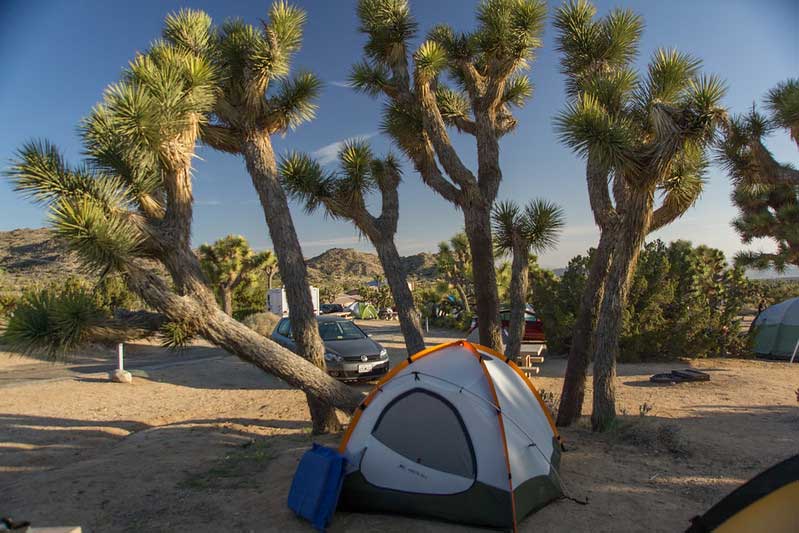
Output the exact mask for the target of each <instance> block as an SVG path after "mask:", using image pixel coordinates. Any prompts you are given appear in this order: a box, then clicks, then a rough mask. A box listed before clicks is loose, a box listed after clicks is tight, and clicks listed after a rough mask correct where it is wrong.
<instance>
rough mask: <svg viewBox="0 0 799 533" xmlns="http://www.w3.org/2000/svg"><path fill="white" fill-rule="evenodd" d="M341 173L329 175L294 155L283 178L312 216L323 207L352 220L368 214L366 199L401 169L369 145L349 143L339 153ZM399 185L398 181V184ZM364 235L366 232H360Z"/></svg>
mask: <svg viewBox="0 0 799 533" xmlns="http://www.w3.org/2000/svg"><path fill="white" fill-rule="evenodd" d="M338 160H339V168H340V170H339V171H338V172H326V171H325V170H324V169H323V168H322V166H321V165H320V164H319V163H318V162H316V161H315V160H314V159H312V158H311V157H309V156H308V155H306V154H302V153H296V152H295V153H291V154H289V155H288V156H287V157H284V158H283V159H282V160H281V162H280V175H281V178H282V179H283V183H284V184H285V186H286V190H287V191H288V192H289V194H290V195H291V196H293V197H294V198H295V199H297V200H299V201H301V202H302V203H303V205H304V207H305V210H306V211H307V212H309V213H311V212H314V211H316V210H317V209H318V208H320V207H324V208H325V213H326V214H327V215H328V216H331V217H333V218H346V219H351V218H353V216H359V215H361V214H366V208H367V203H366V199H367V197H368V196H369V194H371V193H372V192H374V191H375V190H377V189H378V187H379V184H380V183H384V184H385V185H388V186H390V184H389V183H387V181H386V180H388V179H389V178H388V175H389V174H390V173H393V174H394V175H396V177H397V178H398V177H399V166H398V164H397V162H396V160H395V159H394V157H393V156H391V155H389V156H388V157H386V159H385V160H379V159H377V158H375V157H374V155H373V154H372V149H371V147H370V146H369V144H368V143H367V142H366V141H363V140H352V141H347V142H346V143H345V144H344V146H343V147H342V148H341V150H339V153H338ZM398 183H399V182H398V181H397V184H398ZM394 186H395V187H396V184H394ZM359 230H360V231H362V232H363V229H361V228H359Z"/></svg>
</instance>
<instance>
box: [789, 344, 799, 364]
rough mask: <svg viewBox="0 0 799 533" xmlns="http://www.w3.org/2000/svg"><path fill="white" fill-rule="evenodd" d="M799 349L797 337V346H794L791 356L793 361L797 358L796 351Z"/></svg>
mask: <svg viewBox="0 0 799 533" xmlns="http://www.w3.org/2000/svg"><path fill="white" fill-rule="evenodd" d="M797 351H799V339H796V346H794V347H793V355H792V356H791V363H793V360H794V359H796V352H797Z"/></svg>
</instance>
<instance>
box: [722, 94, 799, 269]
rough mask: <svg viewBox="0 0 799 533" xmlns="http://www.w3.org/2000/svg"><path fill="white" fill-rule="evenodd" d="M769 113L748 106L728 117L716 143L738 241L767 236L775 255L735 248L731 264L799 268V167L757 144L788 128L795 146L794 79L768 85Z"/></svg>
mask: <svg viewBox="0 0 799 533" xmlns="http://www.w3.org/2000/svg"><path fill="white" fill-rule="evenodd" d="M766 104H767V108H768V110H769V112H770V116H769V117H764V116H763V115H761V114H760V113H758V112H757V111H756V110H755V109H754V108H753V109H752V111H751V112H750V113H748V114H746V115H743V116H737V117H734V118H733V119H732V120H730V123H729V125H728V126H727V128H726V130H725V135H724V138H723V139H722V141H721V143H720V145H719V151H718V152H719V153H718V158H719V161H720V162H721V163H722V164H723V165H724V167H725V168H726V169H727V172H728V173H729V175H730V178H731V179H732V182H733V187H734V189H733V194H732V200H733V203H734V204H735V205H736V206H737V207H738V209H739V211H740V213H741V214H740V216H739V217H738V218H737V219H736V220H734V221H733V227H734V228H735V229H736V230H737V231H738V234H739V235H740V236H741V240H742V241H743V242H744V243H749V242H751V241H752V239H755V238H759V237H770V238H772V239H774V240H775V241H776V243H777V251H776V253H759V252H741V253H739V254H738V255H737V256H736V258H735V259H736V263H737V264H739V265H742V266H751V267H755V268H761V269H765V268H769V267H773V268H775V269H777V270H782V269H784V268H785V266H786V265H789V264H793V265H797V266H799V233H797V231H796V228H797V227H799V187H797V185H799V171H797V170H796V169H794V168H793V167H792V166H791V165H790V164H781V163H778V162H777V161H776V160H775V159H774V157H773V156H772V155H771V152H769V150H768V149H767V148H766V146H765V145H764V144H763V138H764V136H766V135H768V134H769V133H772V132H773V131H774V130H776V129H778V128H783V129H786V130H788V132H789V133H790V135H791V138H792V139H793V140H794V142H796V143H797V146H799V80H797V79H792V80H788V81H786V82H783V83H781V84H779V85H778V86H777V87H775V88H774V89H772V90H771V91H770V92H769V94H768V97H767V99H766Z"/></svg>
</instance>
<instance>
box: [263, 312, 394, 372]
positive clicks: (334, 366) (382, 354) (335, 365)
mask: <svg viewBox="0 0 799 533" xmlns="http://www.w3.org/2000/svg"><path fill="white" fill-rule="evenodd" d="M317 321H318V322H319V335H320V336H321V337H322V342H324V344H325V367H326V369H327V373H328V374H330V375H331V376H332V377H334V378H338V379H340V380H342V381H359V380H369V379H374V378H379V377H381V376H383V375H385V374H386V373H387V372H388V369H389V366H390V365H389V360H388V352H387V351H386V349H385V348H383V347H382V346H380V344H378V343H376V342H375V341H373V340H372V339H371V338H369V336H368V335H367V334H366V333H365V332H364V331H363V330H362V329H361V328H359V327H358V326H357V325H356V324H355V323H354V322H352V321H351V320H347V319H346V318H341V317H339V316H330V315H327V316H319V317H317ZM272 340H273V341H275V342H277V343H278V344H280V345H281V346H284V347H285V348H288V349H289V350H291V351H293V352H296V351H297V345H296V343H295V342H294V338H293V336H292V333H291V319H290V318H283V319H281V320H280V322H278V323H277V326H275V330H274V331H273V332H272Z"/></svg>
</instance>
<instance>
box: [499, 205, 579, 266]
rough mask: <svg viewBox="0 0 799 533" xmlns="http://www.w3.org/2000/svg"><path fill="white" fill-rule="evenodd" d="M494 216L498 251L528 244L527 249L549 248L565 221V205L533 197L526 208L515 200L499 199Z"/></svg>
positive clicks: (525, 246) (533, 250) (505, 252)
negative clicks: (521, 206)
mask: <svg viewBox="0 0 799 533" xmlns="http://www.w3.org/2000/svg"><path fill="white" fill-rule="evenodd" d="M492 219H493V222H494V224H493V226H494V245H495V247H496V250H497V255H505V254H509V253H513V251H514V248H517V249H521V248H525V249H526V250H527V251H528V253H530V252H532V253H541V252H543V251H545V250H547V249H550V248H552V247H554V246H555V245H556V244H557V242H558V235H559V233H560V231H561V229H562V228H563V226H564V224H565V221H564V217H563V209H562V208H561V207H560V206H558V205H557V204H555V203H553V202H550V201H548V200H544V199H542V198H536V199H534V200H530V202H528V203H527V205H525V206H524V208H520V207H519V206H518V204H516V202H513V201H504V202H499V203H497V205H496V206H494V211H493V213H492Z"/></svg>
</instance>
